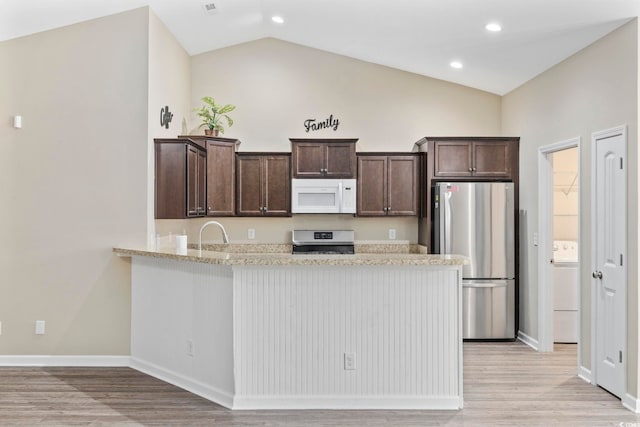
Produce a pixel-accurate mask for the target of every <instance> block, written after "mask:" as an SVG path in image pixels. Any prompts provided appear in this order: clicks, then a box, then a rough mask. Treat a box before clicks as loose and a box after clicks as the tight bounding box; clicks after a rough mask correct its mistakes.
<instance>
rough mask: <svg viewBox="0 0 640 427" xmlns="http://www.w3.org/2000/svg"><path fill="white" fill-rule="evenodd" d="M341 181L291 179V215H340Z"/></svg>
mask: <svg viewBox="0 0 640 427" xmlns="http://www.w3.org/2000/svg"><path fill="white" fill-rule="evenodd" d="M340 190H341V180H339V179H292V180H291V212H292V213H340V205H341V202H342V200H341V196H342V194H341V191H340Z"/></svg>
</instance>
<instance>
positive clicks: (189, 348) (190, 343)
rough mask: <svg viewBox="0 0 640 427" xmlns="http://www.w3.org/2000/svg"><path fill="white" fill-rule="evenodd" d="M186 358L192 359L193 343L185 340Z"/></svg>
mask: <svg viewBox="0 0 640 427" xmlns="http://www.w3.org/2000/svg"><path fill="white" fill-rule="evenodd" d="M187 356H191V357H193V341H192V340H187Z"/></svg>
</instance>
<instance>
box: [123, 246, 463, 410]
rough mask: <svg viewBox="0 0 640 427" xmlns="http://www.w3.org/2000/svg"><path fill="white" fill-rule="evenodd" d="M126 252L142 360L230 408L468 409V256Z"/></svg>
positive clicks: (146, 367) (135, 344)
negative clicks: (349, 364)
mask: <svg viewBox="0 0 640 427" xmlns="http://www.w3.org/2000/svg"><path fill="white" fill-rule="evenodd" d="M115 252H116V253H118V254H119V255H122V256H131V257H132V331H131V334H132V337H131V356H132V366H133V367H134V368H136V369H139V370H140V371H143V372H146V373H149V374H151V375H153V376H156V377H158V378H161V379H164V380H166V381H168V382H170V383H173V384H176V385H178V386H181V387H183V388H185V389H187V390H190V391H192V392H194V393H196V394H199V395H201V396H203V397H205V398H208V399H210V400H213V401H215V402H217V403H219V404H221V405H224V406H226V407H228V408H232V409H264V408H279V409H303V408H363V409H364V408H387V409H389V408H391V409H458V408H461V407H462V403H463V400H462V330H461V265H462V264H463V263H464V262H465V261H464V259H462V258H457V257H454V256H453V257H452V256H449V257H446V256H445V257H441V256H434V255H426V254H418V253H404V254H397V253H392V254H388V253H387V254H356V255H348V256H341V255H334V256H331V255H320V256H310V255H309V256H307V255H290V254H286V253H273V254H270V253H262V254H249V253H245V254H241V253H225V252H209V251H203V252H202V253H200V252H199V251H196V250H189V252H188V253H187V254H185V255H176V254H175V252H170V251H164V252H163V251H154V250H131V249H115ZM345 354H352V355H353V356H354V361H355V366H354V368H355V369H345Z"/></svg>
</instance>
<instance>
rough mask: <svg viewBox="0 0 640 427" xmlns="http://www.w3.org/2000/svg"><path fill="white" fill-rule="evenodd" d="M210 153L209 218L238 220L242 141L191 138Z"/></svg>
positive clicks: (208, 157) (208, 172)
mask: <svg viewBox="0 0 640 427" xmlns="http://www.w3.org/2000/svg"><path fill="white" fill-rule="evenodd" d="M181 138H182V137H181ZM184 138H189V139H191V140H192V141H194V142H195V143H196V144H198V145H199V146H201V147H202V148H204V149H205V150H206V152H207V170H206V173H207V177H206V179H207V190H206V191H207V193H206V215H207V216H234V215H235V212H236V206H235V201H236V150H237V147H238V146H239V145H240V141H239V140H237V139H234V138H222V137H218V136H206V135H189V136H184Z"/></svg>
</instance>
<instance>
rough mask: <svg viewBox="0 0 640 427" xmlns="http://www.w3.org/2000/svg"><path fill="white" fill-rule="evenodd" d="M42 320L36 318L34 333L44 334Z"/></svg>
mask: <svg viewBox="0 0 640 427" xmlns="http://www.w3.org/2000/svg"><path fill="white" fill-rule="evenodd" d="M44 326H45V324H44V320H36V335H44Z"/></svg>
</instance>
